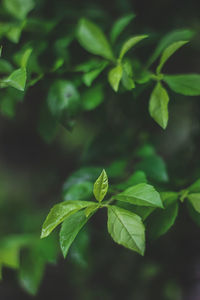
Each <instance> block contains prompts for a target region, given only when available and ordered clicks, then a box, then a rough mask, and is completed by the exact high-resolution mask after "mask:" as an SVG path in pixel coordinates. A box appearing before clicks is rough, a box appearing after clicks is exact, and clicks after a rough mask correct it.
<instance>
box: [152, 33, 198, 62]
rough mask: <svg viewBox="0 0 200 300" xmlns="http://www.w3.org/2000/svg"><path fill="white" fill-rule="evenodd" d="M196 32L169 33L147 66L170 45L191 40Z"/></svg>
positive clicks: (159, 44)
mask: <svg viewBox="0 0 200 300" xmlns="http://www.w3.org/2000/svg"><path fill="white" fill-rule="evenodd" d="M194 34H195V32H194V31H192V30H189V29H181V30H173V31H171V32H169V33H167V34H166V35H165V36H164V37H163V38H162V39H161V40H160V42H159V43H158V45H157V47H156V49H155V51H154V53H153V55H152V56H151V57H150V59H149V61H148V64H147V66H148V67H149V66H150V65H151V64H152V63H153V62H154V61H155V60H156V59H157V58H158V57H159V56H160V54H161V53H162V52H163V50H164V49H166V48H167V47H168V46H169V45H171V44H173V43H175V42H178V41H186V40H190V39H191V38H192V37H193V36H194Z"/></svg>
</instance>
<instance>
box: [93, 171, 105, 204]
mask: <svg viewBox="0 0 200 300" xmlns="http://www.w3.org/2000/svg"><path fill="white" fill-rule="evenodd" d="M107 191H108V177H107V174H106V171H105V170H103V171H102V172H101V174H100V176H99V177H98V178H97V180H96V181H95V183H94V189H93V193H94V196H95V198H96V200H97V201H99V202H101V201H102V200H103V198H104V197H105V195H106V194H107Z"/></svg>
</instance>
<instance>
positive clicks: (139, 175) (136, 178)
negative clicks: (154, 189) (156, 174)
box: [117, 171, 147, 189]
mask: <svg viewBox="0 0 200 300" xmlns="http://www.w3.org/2000/svg"><path fill="white" fill-rule="evenodd" d="M146 182H147V178H146V175H145V173H144V172H143V171H136V172H134V173H133V175H132V176H130V177H129V178H128V179H127V180H126V181H125V182H122V183H119V184H117V188H119V189H126V188H128V187H130V186H132V185H136V184H139V183H146Z"/></svg>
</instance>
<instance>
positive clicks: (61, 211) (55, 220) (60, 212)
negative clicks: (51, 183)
mask: <svg viewBox="0 0 200 300" xmlns="http://www.w3.org/2000/svg"><path fill="white" fill-rule="evenodd" d="M91 204H95V202H89V201H78V200H76V201H75V200H74V201H65V202H61V203H58V204H56V205H54V206H53V208H52V209H51V210H50V212H49V214H48V216H47V217H46V220H45V221H44V224H43V226H42V233H41V238H45V237H47V236H48V235H49V234H50V233H51V232H52V230H54V228H55V227H56V226H58V225H59V224H60V223H61V222H63V221H64V220H65V219H66V218H67V217H69V216H70V215H71V214H74V213H75V212H77V211H79V210H81V209H82V208H85V207H87V206H90V205H91Z"/></svg>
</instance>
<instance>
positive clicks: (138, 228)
mask: <svg viewBox="0 0 200 300" xmlns="http://www.w3.org/2000/svg"><path fill="white" fill-rule="evenodd" d="M108 232H109V233H110V235H111V237H112V238H113V240H114V241H115V242H116V243H118V244H120V245H123V246H124V247H126V248H128V249H130V250H133V251H136V252H138V253H139V254H141V255H144V250H145V228H144V225H143V223H142V220H141V218H140V217H139V216H138V215H136V214H134V213H132V212H130V211H128V210H125V209H122V208H119V207H117V206H114V205H112V206H109V207H108Z"/></svg>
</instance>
